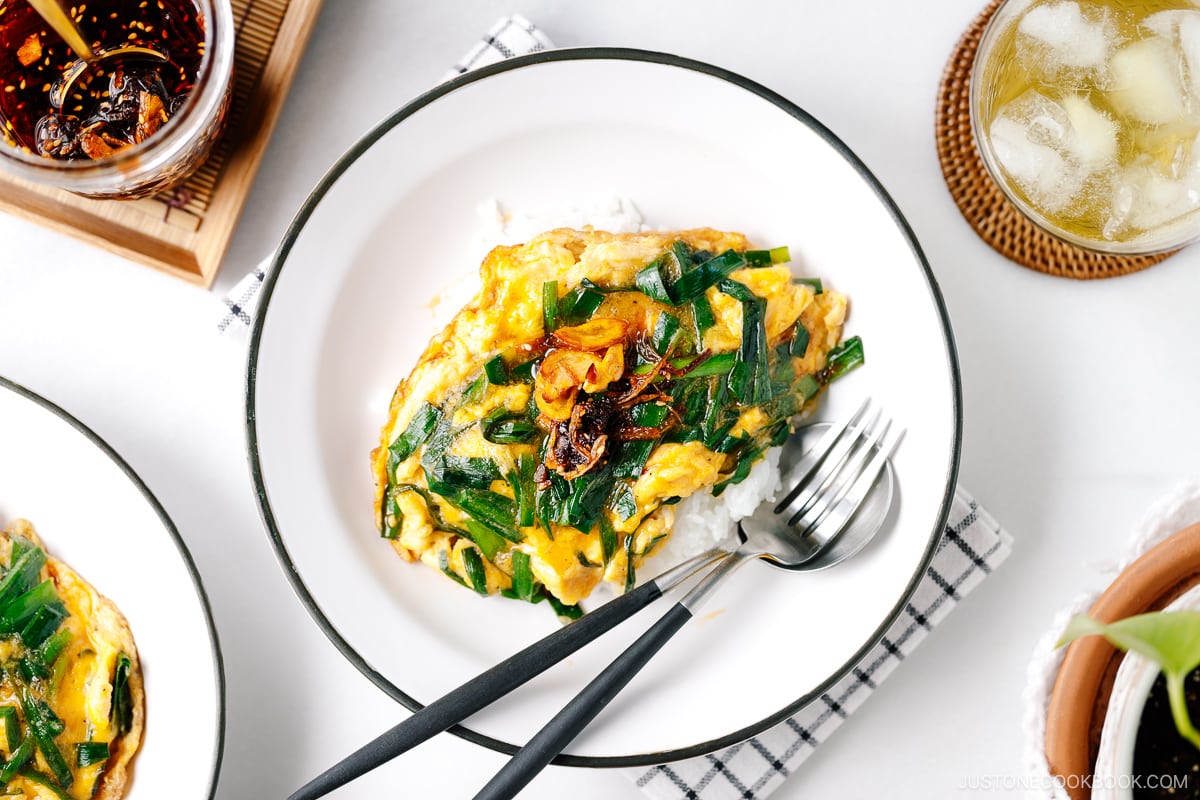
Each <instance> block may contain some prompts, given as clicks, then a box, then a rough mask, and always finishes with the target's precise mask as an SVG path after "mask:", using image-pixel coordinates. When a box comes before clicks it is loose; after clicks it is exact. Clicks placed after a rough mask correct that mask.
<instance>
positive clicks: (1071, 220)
mask: <svg viewBox="0 0 1200 800" xmlns="http://www.w3.org/2000/svg"><path fill="white" fill-rule="evenodd" d="M971 117H972V124H973V127H974V132H975V137H976V141H977V142H978V143H979V148H980V152H981V154H982V156H983V159H984V163H985V164H986V165H987V167H988V170H989V172H990V173H991V174H992V176H993V177H994V178H995V179H996V181H997V183H998V184H999V185H1000V187H1001V188H1002V189H1003V190H1004V192H1005V194H1006V195H1007V196H1008V198H1009V199H1010V200H1011V201H1012V202H1013V203H1014V204H1016V206H1017V207H1018V208H1020V209H1021V210H1022V211H1023V212H1024V213H1025V214H1026V215H1027V216H1029V217H1030V218H1031V219H1033V220H1034V221H1035V222H1036V223H1038V224H1039V225H1041V226H1042V227H1044V228H1045V229H1046V230H1048V231H1050V232H1051V233H1053V234H1055V235H1057V236H1059V237H1060V238H1062V239H1064V240H1066V241H1068V242H1071V243H1073V244H1076V245H1080V246H1083V247H1087V248H1091V249H1094V250H1098V251H1102V252H1108V253H1129V254H1133V253H1153V252H1160V251H1163V250H1167V249H1171V248H1174V247H1178V246H1180V245H1182V244H1186V243H1188V242H1190V241H1192V240H1193V239H1195V238H1197V237H1198V236H1200V8H1198V7H1197V6H1196V5H1195V4H1193V3H1192V2H1190V1H1189V0H1182V1H1181V0H1147V1H1145V2H1076V1H1075V0H1008V2H1006V3H1004V4H1003V5H1002V6H1001V7H1000V9H999V11H998V12H997V13H996V15H995V17H994V18H993V19H992V22H991V23H990V25H989V27H988V29H987V30H986V31H985V33H984V36H983V40H982V42H981V44H980V48H979V53H978V55H977V57H976V61H975V65H974V71H973V74H972V84H971Z"/></svg>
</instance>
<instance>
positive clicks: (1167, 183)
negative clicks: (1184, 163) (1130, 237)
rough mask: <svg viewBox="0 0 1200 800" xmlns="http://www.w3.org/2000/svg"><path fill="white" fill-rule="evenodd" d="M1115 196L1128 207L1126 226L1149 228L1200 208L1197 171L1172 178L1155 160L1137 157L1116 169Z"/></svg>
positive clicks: (1172, 220) (1140, 228)
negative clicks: (1161, 169) (1134, 160)
mask: <svg viewBox="0 0 1200 800" xmlns="http://www.w3.org/2000/svg"><path fill="white" fill-rule="evenodd" d="M1114 196H1115V197H1116V198H1117V199H1118V201H1119V202H1120V201H1123V203H1121V204H1122V205H1123V206H1124V207H1125V208H1127V213H1126V214H1125V220H1124V222H1125V225H1126V226H1127V227H1128V228H1132V229H1135V230H1139V231H1145V230H1151V229H1153V228H1157V227H1159V226H1161V225H1166V224H1168V223H1170V222H1174V221H1175V220H1177V219H1179V218H1180V217H1183V216H1185V215H1187V214H1191V213H1193V212H1194V211H1196V210H1197V209H1200V173H1198V172H1197V171H1196V170H1195V169H1193V170H1192V171H1191V172H1189V173H1188V174H1186V175H1185V176H1184V177H1183V178H1182V179H1179V180H1173V179H1171V178H1169V177H1168V176H1166V175H1164V174H1163V173H1162V172H1161V171H1160V170H1159V169H1158V168H1157V167H1156V166H1155V165H1154V164H1152V163H1150V162H1147V161H1145V160H1139V161H1137V162H1135V163H1134V164H1131V165H1130V166H1128V167H1126V168H1124V169H1123V170H1121V172H1120V173H1118V175H1117V177H1116V179H1115V182H1114ZM1106 227H1107V226H1106Z"/></svg>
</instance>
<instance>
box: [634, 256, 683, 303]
mask: <svg viewBox="0 0 1200 800" xmlns="http://www.w3.org/2000/svg"><path fill="white" fill-rule="evenodd" d="M634 283H635V285H636V286H637V288H638V289H639V290H640V291H641V293H642V294H644V295H646V296H647V297H649V298H650V299H651V300H657V301H658V302H660V303H665V304H666V305H669V306H673V305H676V303H675V300H674V298H672V297H671V290H670V289H668V288H667V281H666V278H665V277H663V272H662V259H655V260H654V261H652V262H650V264H648V265H647V266H645V267H643V268H642V269H641V270H640V271H639V272H638V274H637V275H636V276H635V277H634Z"/></svg>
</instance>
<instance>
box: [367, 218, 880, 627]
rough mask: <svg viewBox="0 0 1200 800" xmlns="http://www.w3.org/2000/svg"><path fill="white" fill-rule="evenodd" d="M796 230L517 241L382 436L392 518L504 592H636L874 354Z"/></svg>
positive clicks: (384, 514)
mask: <svg viewBox="0 0 1200 800" xmlns="http://www.w3.org/2000/svg"><path fill="white" fill-rule="evenodd" d="M788 260H789V255H788V252H787V248H776V249H774V250H757V249H753V248H752V247H751V246H750V245H749V243H748V242H747V240H746V238H745V237H744V236H742V235H741V234H738V233H725V232H721V231H716V230H711V229H697V230H685V231H675V232H651V233H636V234H611V233H605V232H603V231H594V230H582V231H577V230H568V229H560V230H554V231H550V232H548V233H544V234H542V235H540V236H538V237H536V238H534V239H533V240H531V241H530V242H528V243H526V244H523V245H519V246H511V247H509V246H505V247H497V248H495V249H494V250H492V251H491V253H489V254H488V256H487V258H486V259H485V260H484V262H483V265H482V267H481V269H480V273H481V279H482V281H481V284H482V285H481V288H480V291H479V293H478V294H477V295H476V296H475V297H474V299H473V300H472V301H471V302H470V303H468V304H467V305H466V307H464V308H463V309H462V310H461V311H459V313H458V314H457V315H456V316H455V317H454V319H453V320H452V321H451V322H450V324H449V325H448V326H447V327H446V328H445V329H444V330H443V331H442V332H441V333H439V334H438V335H437V336H435V337H434V338H433V340H432V341H431V342H430V343H429V345H428V347H427V348H426V350H425V352H424V353H423V354H422V355H421V357H420V359H419V360H418V361H417V365H416V367H415V368H414V369H413V370H412V372H411V374H409V376H408V377H407V378H405V379H404V380H403V381H402V382H401V383H400V385H399V386H398V387H397V389H396V392H395V394H394V396H393V398H392V402H391V407H390V410H389V414H388V419H387V423H386V424H385V425H384V427H383V431H382V435H381V440H380V446H379V447H378V448H376V449H375V450H374V451H373V452H372V458H371V460H372V467H373V471H374V476H375V482H376V510H377V512H378V518H379V525H380V530H381V532H382V534H383V536H384V537H385V538H386V539H387V540H388V541H389V542H390V544H391V546H392V547H393V548H394V549H395V550H396V552H397V553H399V554H400V555H401V556H402V557H403V558H405V559H407V560H410V561H413V560H417V559H420V560H421V561H424V562H425V563H426V564H428V565H429V566H431V567H433V568H434V569H437V570H440V571H441V572H443V573H444V574H445V575H446V576H447V577H449V578H451V579H453V580H454V581H457V582H458V583H461V584H463V585H464V586H466V587H468V588H470V589H473V590H475V591H476V592H478V593H480V594H483V595H487V594H493V593H500V594H503V595H505V596H508V597H513V598H517V599H521V600H525V601H530V602H537V601H539V600H542V599H548V600H549V601H550V603H551V604H552V605H553V606H554V607H555V608H556V610H557V611H558V613H559V614H560V615H565V616H575V615H577V614H578V613H579V610H578V606H577V603H578V602H579V601H580V600H581V599H583V598H584V597H586V596H587V595H588V594H589V593H590V592H591V591H592V589H593V588H595V587H596V586H597V585H598V584H599V583H600V582H601V581H608V582H610V583H612V584H615V586H616V588H617V589H618V591H620V590H627V589H628V588H629V587H631V586H632V585H633V584H634V580H635V571H636V569H637V567H638V566H639V565H640V564H641V562H642V561H643V559H645V558H646V557H647V556H649V555H651V554H652V553H653V552H654V551H655V550H656V549H657V548H658V547H659V546H661V544H662V543H663V542H664V541H665V540H666V539H667V537H669V536H670V535H671V529H672V526H673V524H674V505H675V504H676V503H678V502H679V501H680V500H682V499H684V498H686V497H688V496H689V495H691V494H693V493H695V492H700V491H709V492H712V494H714V495H720V493H721V492H722V491H723V490H724V489H725V488H726V487H728V486H729V485H731V484H734V483H738V482H740V481H741V480H743V479H745V478H746V476H747V475H748V474H749V472H750V468H751V467H752V466H753V465H754V464H755V463H756V462H757V461H759V460H760V459H761V458H762V457H763V454H764V453H765V452H766V451H767V450H768V449H769V448H771V447H774V446H777V445H780V444H782V443H783V441H784V440H785V439H786V438H787V437H788V435H789V434H790V433H791V431H792V420H793V418H794V417H795V416H796V415H797V414H799V413H800V412H802V411H804V410H805V409H806V408H807V407H808V406H809V405H810V404H811V403H812V402H813V401H814V398H815V397H816V396H817V394H818V392H819V391H820V390H821V389H822V388H823V387H824V386H825V385H826V384H828V383H829V382H830V381H832V380H833V379H835V378H837V377H838V376H840V375H842V374H844V373H845V372H846V371H847V370H849V369H852V368H853V367H855V366H857V365H858V364H860V363H861V362H862V360H863V354H862V343H861V342H860V341H859V340H858V339H857V338H853V339H849V340H847V341H845V342H842V341H841V335H842V325H843V321H844V320H845V317H846V298H845V297H844V296H843V295H840V294H838V293H836V292H833V291H828V290H824V289H823V287H822V285H821V282H820V281H819V280H816V279H811V278H796V277H794V276H793V274H792V272H791V270H790V268H789V267H788V266H787V263H786V262H787V261H788Z"/></svg>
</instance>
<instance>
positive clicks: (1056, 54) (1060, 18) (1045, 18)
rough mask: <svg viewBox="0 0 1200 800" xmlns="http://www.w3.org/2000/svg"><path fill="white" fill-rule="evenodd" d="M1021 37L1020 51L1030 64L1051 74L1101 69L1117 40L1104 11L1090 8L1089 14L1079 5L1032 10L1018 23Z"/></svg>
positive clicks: (1052, 5) (1064, 3)
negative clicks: (1072, 70)
mask: <svg viewBox="0 0 1200 800" xmlns="http://www.w3.org/2000/svg"><path fill="white" fill-rule="evenodd" d="M1017 34H1018V47H1019V52H1023V53H1024V54H1025V56H1026V59H1025V60H1026V61H1027V62H1028V63H1029V65H1030V66H1033V67H1034V69H1035V71H1038V72H1041V71H1045V72H1047V73H1049V74H1051V75H1053V74H1054V73H1056V72H1058V71H1060V70H1061V69H1063V68H1067V69H1076V70H1081V69H1082V70H1099V69H1101V68H1102V67H1104V64H1105V62H1106V61H1107V59H1108V51H1109V49H1110V48H1111V46H1112V43H1113V41H1114V39H1115V32H1114V31H1113V28H1112V25H1111V24H1110V23H1109V22H1108V18H1107V15H1106V14H1105V12H1104V11H1103V9H1100V8H1098V7H1095V6H1089V7H1088V8H1087V14H1085V13H1084V9H1083V8H1082V7H1081V6H1080V5H1079V3H1075V2H1060V3H1049V4H1047V5H1041V6H1037V7H1036V8H1033V9H1031V10H1030V11H1029V13H1027V14H1026V15H1025V16H1024V17H1022V18H1021V21H1020V22H1019V23H1017ZM1022 37H1023V40H1022ZM1039 67H1040V69H1039Z"/></svg>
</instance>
